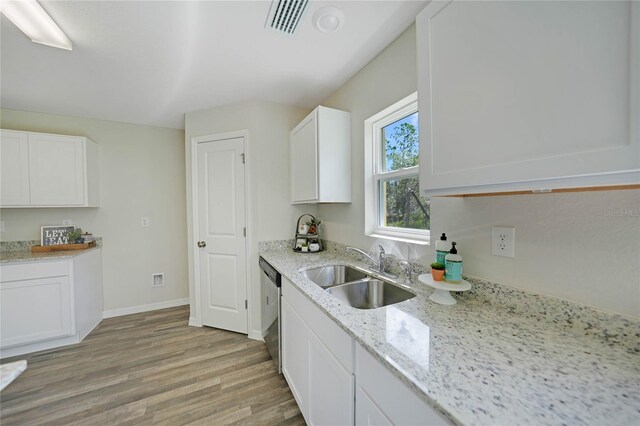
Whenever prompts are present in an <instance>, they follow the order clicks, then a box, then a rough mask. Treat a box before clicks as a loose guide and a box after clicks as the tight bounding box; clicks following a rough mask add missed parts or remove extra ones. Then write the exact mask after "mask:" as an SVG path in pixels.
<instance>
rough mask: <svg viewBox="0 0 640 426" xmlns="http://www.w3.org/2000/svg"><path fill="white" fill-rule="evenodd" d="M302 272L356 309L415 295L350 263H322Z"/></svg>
mask: <svg viewBox="0 0 640 426" xmlns="http://www.w3.org/2000/svg"><path fill="white" fill-rule="evenodd" d="M302 273H303V274H304V275H305V276H306V277H307V278H309V279H310V280H311V281H313V282H314V283H315V284H317V285H319V286H320V287H322V288H323V289H325V290H326V291H327V292H328V293H329V294H331V295H332V296H334V297H335V298H337V299H338V300H340V301H341V302H343V303H346V304H347V305H349V306H351V307H354V308H358V309H375V308H380V307H383V306H387V305H393V304H394V303H400V302H402V301H405V300H408V299H411V298H413V297H416V295H415V294H414V293H412V292H411V291H409V290H406V289H404V288H402V287H400V286H398V285H396V284H393V283H391V282H390V281H386V280H384V279H383V278H381V277H379V276H376V275H374V274H373V273H372V272H368V271H365V270H362V269H359V268H354V267H351V266H346V265H331V266H321V267H318V268H313V269H307V270H306V271H302Z"/></svg>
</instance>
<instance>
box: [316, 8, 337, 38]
mask: <svg viewBox="0 0 640 426" xmlns="http://www.w3.org/2000/svg"><path fill="white" fill-rule="evenodd" d="M342 24H344V15H343V14H342V12H341V11H340V9H337V8H335V7H323V8H321V9H318V11H317V12H316V13H315V14H314V15H313V25H314V26H315V27H316V29H317V30H318V31H320V32H323V33H331V32H333V31H338V30H339V29H340V28H342Z"/></svg>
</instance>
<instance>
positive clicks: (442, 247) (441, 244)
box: [435, 232, 449, 265]
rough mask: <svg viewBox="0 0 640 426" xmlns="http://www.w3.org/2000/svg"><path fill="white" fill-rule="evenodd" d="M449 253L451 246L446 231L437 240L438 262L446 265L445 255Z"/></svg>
mask: <svg viewBox="0 0 640 426" xmlns="http://www.w3.org/2000/svg"><path fill="white" fill-rule="evenodd" d="M447 254H449V248H448V247H447V234H445V233H444V232H443V233H442V235H441V236H440V239H439V240H437V241H436V260H435V261H436V262H438V263H442V264H443V265H444V257H445V256H446V255H447Z"/></svg>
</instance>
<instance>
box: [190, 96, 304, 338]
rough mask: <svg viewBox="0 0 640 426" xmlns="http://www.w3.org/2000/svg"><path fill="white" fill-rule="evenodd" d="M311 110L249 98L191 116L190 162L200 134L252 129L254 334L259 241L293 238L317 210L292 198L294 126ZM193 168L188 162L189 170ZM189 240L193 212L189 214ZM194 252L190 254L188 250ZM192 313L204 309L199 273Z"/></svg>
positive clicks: (252, 329)
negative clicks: (299, 223)
mask: <svg viewBox="0 0 640 426" xmlns="http://www.w3.org/2000/svg"><path fill="white" fill-rule="evenodd" d="M308 113H309V110H308V109H305V108H296V107H290V106H285V105H280V104H276V103H270V102H256V101H254V102H244V103H240V104H234V105H228V106H223V107H218V108H211V109H206V110H200V111H194V112H190V113H187V114H186V120H185V143H186V146H187V149H186V153H187V157H186V162H187V165H189V164H190V161H191V158H190V157H191V155H190V154H191V149H190V141H191V138H193V137H195V136H203V135H213V134H218V133H226V132H231V131H237V130H248V131H249V149H248V152H247V165H248V167H249V186H248V191H249V195H250V200H249V203H250V206H249V209H250V211H249V217H248V220H249V223H248V226H247V228H248V229H247V233H248V238H247V241H248V243H249V244H250V256H249V259H248V262H249V265H250V269H251V274H250V277H249V279H250V281H249V287H250V288H249V293H250V296H249V297H250V310H251V314H252V315H251V323H250V324H249V333H250V337H254V338H257V337H259V336H260V333H261V315H260V295H261V289H260V270H259V268H258V242H259V241H264V240H283V239H290V238H293V234H294V228H295V221H296V220H297V218H298V216H300V215H301V214H302V213H312V214H315V212H316V207H315V205H312V204H310V205H307V206H300V205H297V206H293V205H291V202H290V196H289V130H291V129H292V128H293V127H295V125H296V124H298V122H299V121H300V120H302V119H303V118H304V117H305V116H306V115H307V114H308ZM188 167H189V166H187V168H188ZM190 184H191V183H190V181H189V180H187V203H188V205H190V204H191V186H190ZM188 223H189V225H188V226H189V244H191V245H195V242H194V240H193V238H192V236H191V232H192V231H191V229H192V224H191V213H190V212H189V213H188ZM189 255H191V253H189ZM189 285H190V294H191V315H192V318H193V317H194V314H195V313H196V312H197V311H198V310H199V307H198V306H196V304H195V299H194V294H195V287H194V271H191V270H190V271H189Z"/></svg>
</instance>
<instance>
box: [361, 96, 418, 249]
mask: <svg viewBox="0 0 640 426" xmlns="http://www.w3.org/2000/svg"><path fill="white" fill-rule="evenodd" d="M417 111H418V93H417V92H414V93H412V94H410V95H409V96H407V97H406V98H404V99H401V100H400V101H398V102H396V103H395V104H393V105H391V106H390V107H388V108H385V109H384V110H382V111H380V112H379V113H377V114H375V115H374V116H372V117H370V118H368V119H366V120H365V122H364V158H365V161H364V201H365V221H364V222H365V224H364V225H365V229H364V232H365V234H366V235H368V236H371V237H376V238H386V239H390V240H396V241H404V242H408V243H414V244H422V245H426V244H429V235H430V232H429V230H424V229H410V228H397V227H392V226H383V225H381V223H382V217H383V216H382V215H383V213H384V212H383V211H382V204H381V203H380V199H379V197H380V193H381V191H382V189H381V184H382V183H383V182H385V181H387V180H390V179H397V178H404V177H412V176H416V177H419V167H420V166H413V167H407V168H404V169H400V170H394V171H391V172H384V171H383V170H384V169H383V164H384V161H386V159H384V158H382V157H383V155H382V142H383V141H382V129H383V128H384V127H385V126H387V125H389V124H391V123H394V122H396V121H398V120H400V119H402V118H403V117H406V116H408V115H411V114H413V113H415V112H417Z"/></svg>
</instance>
